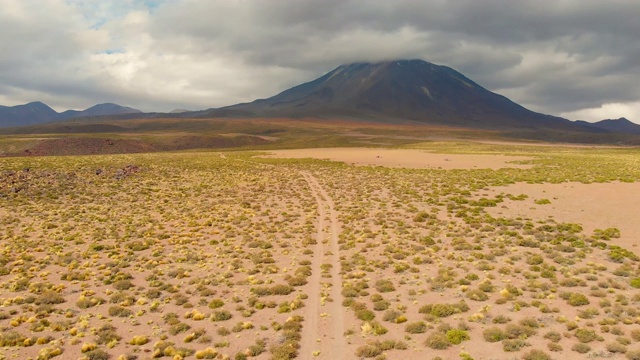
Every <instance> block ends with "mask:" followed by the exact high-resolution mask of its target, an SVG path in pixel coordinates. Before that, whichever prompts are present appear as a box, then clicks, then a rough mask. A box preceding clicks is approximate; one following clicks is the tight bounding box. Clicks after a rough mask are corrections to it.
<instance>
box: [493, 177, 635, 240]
mask: <svg viewBox="0 0 640 360" xmlns="http://www.w3.org/2000/svg"><path fill="white" fill-rule="evenodd" d="M501 192H504V193H506V194H513V195H519V194H526V195H528V196H529V198H528V199H526V200H524V201H512V200H505V202H504V203H503V204H501V205H498V207H495V208H487V211H488V212H489V213H490V214H491V215H493V216H509V217H523V218H531V219H534V220H535V219H546V218H549V217H552V218H553V219H555V220H556V221H558V222H566V223H578V224H580V225H581V226H582V228H583V229H584V232H585V233H587V234H590V233H592V232H593V230H595V229H606V228H610V227H615V228H618V229H619V230H620V232H621V237H620V238H619V239H613V240H612V241H613V242H614V243H616V244H619V245H620V246H638V245H640V221H639V220H638V216H640V183H618V182H616V183H604V184H581V183H564V184H522V183H519V184H514V185H511V186H505V187H497V188H493V189H491V191H490V192H487V194H490V195H491V194H493V195H496V194H499V193H501ZM538 199H548V200H549V201H551V204H547V205H537V204H535V203H534V201H535V200H538Z"/></svg>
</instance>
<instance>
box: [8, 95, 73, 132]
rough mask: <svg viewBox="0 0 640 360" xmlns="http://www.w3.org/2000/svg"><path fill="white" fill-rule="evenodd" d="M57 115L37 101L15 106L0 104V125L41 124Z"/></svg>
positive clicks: (55, 117)
mask: <svg viewBox="0 0 640 360" xmlns="http://www.w3.org/2000/svg"><path fill="white" fill-rule="evenodd" d="M59 115H60V114H58V113H57V112H56V111H55V110H53V109H52V108H50V107H49V106H47V105H46V104H43V103H41V102H39V101H36V102H31V103H28V104H24V105H17V106H0V127H3V126H22V125H35V124H41V123H45V122H49V121H53V120H57V119H58V116H59Z"/></svg>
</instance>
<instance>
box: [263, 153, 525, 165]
mask: <svg viewBox="0 0 640 360" xmlns="http://www.w3.org/2000/svg"><path fill="white" fill-rule="evenodd" d="M268 157H274V158H296V159H303V158H314V159H327V160H333V161H341V162H344V163H347V164H351V165H357V166H384V167H391V168H411V169H437V168H440V169H445V170H451V169H501V168H507V167H509V168H519V169H528V168H530V167H531V166H530V165H522V164H514V163H511V162H512V161H522V160H529V159H530V158H528V157H524V156H506V155H461V154H435V153H430V152H427V151H423V150H413V149H375V148H326V149H296V150H276V151H272V152H271V155H268Z"/></svg>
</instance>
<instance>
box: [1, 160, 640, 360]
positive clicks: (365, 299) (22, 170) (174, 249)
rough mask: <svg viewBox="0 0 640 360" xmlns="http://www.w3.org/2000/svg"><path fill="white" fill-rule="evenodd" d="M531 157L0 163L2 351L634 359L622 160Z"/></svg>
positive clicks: (630, 223) (632, 275)
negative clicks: (586, 182) (342, 163)
mask: <svg viewBox="0 0 640 360" xmlns="http://www.w3.org/2000/svg"><path fill="white" fill-rule="evenodd" d="M544 151H545V152H544V153H543V154H541V155H536V154H531V155H530V156H529V155H527V156H502V155H498V156H493V155H478V154H470V155H463V154H451V155H449V154H447V155H442V154H435V153H428V152H424V151H418V150H381V149H340V150H337V149H329V150H326V151H325V150H318V149H314V150H296V151H293V150H291V151H287V152H278V155H277V156H278V157H277V158H261V157H256V156H255V153H243V152H232V151H227V152H224V153H215V152H197V153H156V154H127V155H109V156H83V157H21V158H2V159H0V202H1V204H2V206H0V359H1V358H7V359H11V358H16V359H26V358H39V359H49V358H54V359H67V358H70V359H77V358H86V359H107V358H110V359H151V358H167V359H180V358H186V359H193V358H198V359H200V358H216V359H234V360H236V359H245V358H250V359H253V358H255V359H263V360H264V359H278V360H279V359H290V358H298V359H314V358H317V359H369V358H371V359H378V360H380V359H404V360H413V359H416V360H417V359H428V360H431V359H438V358H440V359H464V360H468V359H509V360H510V359H529V360H530V359H549V358H552V359H567V360H570V359H585V358H610V359H625V358H626V359H636V358H640V355H639V354H640V293H639V292H638V291H639V290H638V289H639V288H640V267H639V264H640V257H639V256H638V254H637V248H636V247H634V246H633V245H635V244H637V235H635V234H636V233H637V232H636V229H637V226H638V225H637V222H636V221H635V217H636V216H633V215H634V214H635V215H637V214H638V213H639V212H638V207H637V204H638V203H639V202H640V201H638V200H640V199H638V198H637V194H638V190H640V189H639V188H638V186H637V185H638V184H639V182H637V181H640V166H638V163H637V162H636V160H634V159H636V154H635V153H633V152H624V151H616V152H613V153H610V152H602V151H600V152H598V151H595V150H594V151H595V152H589V151H591V150H587V149H581V150H580V152H575V153H574V152H558V153H557V154H556V153H551V152H549V151H548V150H546V149H545V150H544ZM582 151H584V153H583V152H582ZM340 153H341V154H342V155H340ZM327 154H329V155H330V156H328V155H327ZM340 156H342V157H340ZM287 157H296V158H297V159H295V160H288V159H287ZM314 157H315V158H331V159H336V160H338V161H343V162H345V163H347V164H349V165H346V166H345V165H336V164H335V163H331V162H326V161H319V160H300V158H314ZM445 159H448V161H447V160H445ZM527 159H533V160H534V161H529V162H528V164H527V165H526V166H525V165H521V164H518V163H511V162H510V161H518V160H527ZM540 159H542V160H541V161H537V160H540ZM354 163H356V166H352V165H351V164H354ZM584 163H589V164H593V167H589V168H585V167H583V166H582V164H584ZM365 165H375V166H365ZM587 179H589V181H593V180H592V179H599V181H601V182H602V183H590V184H583V183H581V182H582V181H586V180H587ZM619 179H627V180H634V181H636V182H633V183H623V182H620V181H617V180H619ZM552 181H553V182H556V184H551V183H550V182H552ZM527 182H531V183H532V184H527ZM534 183H535V184H534ZM544 200H547V201H544ZM614 228H615V229H614ZM597 229H599V230H597Z"/></svg>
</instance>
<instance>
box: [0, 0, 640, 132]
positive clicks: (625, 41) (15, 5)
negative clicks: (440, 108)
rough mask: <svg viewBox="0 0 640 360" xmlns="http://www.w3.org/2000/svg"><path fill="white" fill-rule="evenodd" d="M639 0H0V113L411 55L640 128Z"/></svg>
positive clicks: (160, 96) (270, 85)
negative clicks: (35, 103) (624, 119)
mask: <svg viewBox="0 0 640 360" xmlns="http://www.w3.org/2000/svg"><path fill="white" fill-rule="evenodd" d="M639 15H640V1H637V0H607V1H602V0H531V1H524V0H523V1H520V0H519V1H515V0H483V1H479V0H455V1H448V0H421V1H420V0H393V1H390V0H368V1H367V0H359V1H353V0H114V1H101V0H0V48H1V49H2V51H0V104H2V105H17V104H22V103H26V102H30V101H36V100H38V101H43V102H45V103H47V104H49V105H50V106H52V107H53V108H54V109H56V110H58V111H61V110H66V109H84V108H87V107H89V106H92V105H94V104H96V103H102V102H115V103H118V104H121V105H127V106H131V107H135V108H138V109H140V110H143V111H170V110H172V109H175V108H186V109H193V110H196V109H206V108H210V107H219V106H224V105H231V104H235V103H238V102H246V101H252V100H254V99H256V98H264V97H269V96H271V95H274V94H276V93H278V92H280V91H282V90H284V89H286V88H289V87H291V86H293V85H297V84H299V83H301V82H305V81H309V80H312V79H314V78H316V77H318V76H320V75H322V74H323V73H325V72H327V71H330V70H331V69H333V68H335V67H337V66H338V65H340V64H343V63H349V62H356V61H382V60H392V59H400V58H420V59H424V60H427V61H430V62H433V63H436V64H441V65H447V66H450V67H452V68H454V69H456V70H458V71H460V72H462V73H463V74H465V75H466V76H468V77H469V78H471V79H472V80H474V81H476V82H477V83H479V84H480V85H482V86H484V87H486V88H488V89H489V90H492V91H494V92H497V93H500V94H503V95H505V96H507V97H509V98H511V99H512V100H514V101H516V102H518V103H520V104H522V105H524V106H526V107H528V108H530V109H532V110H534V111H539V112H543V113H548V114H553V115H560V116H564V117H567V118H569V119H573V120H575V119H586V120H591V121H594V120H600V119H604V118H618V117H622V116H625V117H627V118H629V119H630V120H633V121H635V122H638V123H640V20H639Z"/></svg>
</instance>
